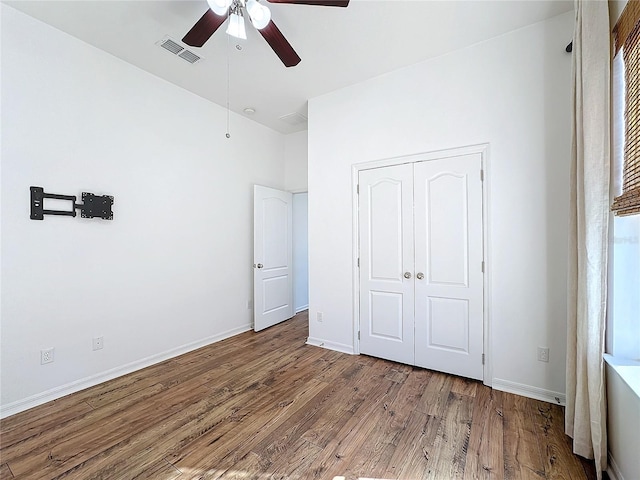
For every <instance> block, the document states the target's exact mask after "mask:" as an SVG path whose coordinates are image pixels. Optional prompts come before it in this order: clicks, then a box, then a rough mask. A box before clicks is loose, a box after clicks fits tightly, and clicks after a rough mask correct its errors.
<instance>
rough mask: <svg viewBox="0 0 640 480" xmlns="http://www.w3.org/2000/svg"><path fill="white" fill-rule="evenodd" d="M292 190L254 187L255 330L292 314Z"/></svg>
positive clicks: (285, 318) (280, 320)
mask: <svg viewBox="0 0 640 480" xmlns="http://www.w3.org/2000/svg"><path fill="white" fill-rule="evenodd" d="M292 204H293V198H292V195H291V193H289V192H283V191H281V190H276V189H273V188H268V187H262V186H259V185H255V186H254V196H253V228H254V230H253V231H254V238H253V251H254V262H255V263H254V269H253V289H254V300H253V304H254V327H253V328H254V330H255V331H259V330H262V329H265V328H267V327H270V326H271V325H275V324H276V323H279V322H282V321H283V320H287V319H289V318H291V317H293V279H292V270H293V269H292V252H293V246H292Z"/></svg>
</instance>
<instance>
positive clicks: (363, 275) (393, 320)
mask: <svg viewBox="0 0 640 480" xmlns="http://www.w3.org/2000/svg"><path fill="white" fill-rule="evenodd" d="M359 184H360V195H359V214H358V215H359V219H358V220H359V226H360V227H359V228H360V238H359V241H360V245H359V247H360V335H361V336H360V351H361V352H362V353H365V354H369V355H374V356H376V357H380V358H386V359H388V360H395V361H397V362H402V363H409V364H413V361H414V355H413V343H414V342H413V329H414V325H413V309H414V297H413V295H414V292H413V277H411V278H410V279H406V278H404V276H403V274H404V272H411V273H413V218H412V213H411V205H412V204H413V167H412V165H410V164H407V165H397V166H393V167H385V168H378V169H373V170H363V171H361V172H360V176H359Z"/></svg>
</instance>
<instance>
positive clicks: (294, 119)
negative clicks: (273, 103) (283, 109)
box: [279, 112, 308, 125]
mask: <svg viewBox="0 0 640 480" xmlns="http://www.w3.org/2000/svg"><path fill="white" fill-rule="evenodd" d="M279 118H280V120H282V121H283V122H285V123H288V124H289V125H300V124H301V123H307V120H308V119H307V117H305V116H304V115H302V114H301V113H297V112H294V113H288V114H286V115H283V116H281V117H279Z"/></svg>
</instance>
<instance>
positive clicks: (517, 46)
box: [309, 12, 573, 400]
mask: <svg viewBox="0 0 640 480" xmlns="http://www.w3.org/2000/svg"><path fill="white" fill-rule="evenodd" d="M572 34H573V13H572V12H570V13H567V14H564V15H561V16H559V17H556V18H553V19H550V20H548V21H546V22H543V23H539V24H536V25H533V26H530V27H527V28H524V29H521V30H518V31H515V32H512V33H509V34H506V35H503V36H501V37H498V38H495V39H492V40H489V41H487V42H484V43H481V44H478V45H475V46H472V47H470V48H467V49H464V50H460V51H457V52H454V53H452V54H448V55H445V56H442V57H439V58H436V59H433V60H430V61H426V62H423V63H420V64H417V65H414V66H410V67H408V68H405V69H402V70H398V71H396V72H392V73H390V74H387V75H383V76H380V77H377V78H374V79H371V80H369V81H366V82H363V83H360V84H358V85H354V86H351V87H348V88H345V89H342V90H339V91H336V92H333V93H330V94H327V95H324V96H321V97H318V98H314V99H311V100H310V102H309V252H310V265H309V268H310V319H311V320H310V332H309V335H310V337H312V338H314V339H318V340H320V341H322V342H324V343H325V345H327V346H331V347H333V348H338V349H340V348H342V349H345V350H349V349H351V348H352V347H353V342H352V339H353V326H354V321H353V306H354V288H353V277H352V272H353V264H354V259H353V255H352V247H353V232H352V198H353V197H352V189H351V181H352V179H351V166H352V165H353V164H356V163H362V162H369V161H372V160H379V159H384V158H391V157H398V156H403V155H410V154H415V153H419V152H428V151H435V150H441V149H446V148H452V147H459V146H465V145H473V144H480V143H485V142H488V143H489V144H490V152H489V157H490V158H489V163H490V165H489V169H488V172H487V174H488V177H489V185H490V197H491V199H490V205H489V208H490V214H491V218H490V231H489V235H490V244H489V250H490V255H491V256H490V258H489V259H488V260H489V263H488V269H489V278H490V283H489V287H490V289H491V290H490V295H491V296H490V308H491V316H490V322H491V327H492V331H491V338H490V343H491V352H490V353H491V354H492V358H490V362H491V363H492V367H493V376H492V378H490V379H488V380H489V381H490V383H493V385H494V386H496V387H499V388H502V389H511V390H514V391H520V392H522V393H525V394H530V395H531V396H537V397H541V398H548V399H551V400H553V398H554V397H555V396H559V397H560V398H561V399H562V398H564V392H565V354H566V347H565V343H566V263H567V260H566V259H567V247H566V245H567V223H568V198H569V194H568V185H569V156H570V142H571V132H570V104H571V94H570V78H571V58H570V55H568V54H567V53H565V50H564V49H565V46H566V45H567V43H568V42H569V41H570V40H571V37H572ZM318 311H322V312H323V322H322V323H319V322H317V321H316V313H317V312H318ZM538 346H547V347H549V348H550V361H549V363H542V362H538V361H537V358H536V355H537V353H536V352H537V347H538Z"/></svg>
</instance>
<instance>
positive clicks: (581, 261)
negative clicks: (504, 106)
mask: <svg viewBox="0 0 640 480" xmlns="http://www.w3.org/2000/svg"><path fill="white" fill-rule="evenodd" d="M608 8H609V7H608V2H606V1H592V0H576V1H575V12H576V22H575V30H574V37H573V92H574V98H573V100H574V102H573V103H574V115H573V141H572V152H571V157H572V162H571V164H572V165H571V203H570V206H571V211H570V225H569V297H568V319H567V408H566V411H565V431H566V433H567V435H569V436H571V437H572V438H573V451H574V452H575V453H577V454H578V455H581V456H583V457H586V458H594V459H595V463H596V469H597V473H598V479H600V478H602V470H604V469H605V468H606V467H607V431H606V424H607V419H606V397H605V379H604V362H603V358H602V355H603V353H604V335H605V314H606V310H605V309H606V300H607V298H606V295H607V243H608V225H609V202H610V200H609V156H610V146H609V141H610V140H609V123H610V111H609V100H610V97H609V95H610V94H609V85H610V74H611V73H610V72H611V68H610V58H611V57H610V41H611V40H610V38H611V37H610V33H609V9H608Z"/></svg>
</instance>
